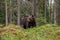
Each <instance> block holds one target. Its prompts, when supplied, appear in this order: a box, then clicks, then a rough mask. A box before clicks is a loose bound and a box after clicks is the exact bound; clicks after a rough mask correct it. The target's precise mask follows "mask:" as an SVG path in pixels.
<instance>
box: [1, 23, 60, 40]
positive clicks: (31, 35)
mask: <svg viewBox="0 0 60 40" xmlns="http://www.w3.org/2000/svg"><path fill="white" fill-rule="evenodd" d="M12 26H13V25H12ZM10 27H11V25H10ZM14 27H15V26H14ZM14 27H13V28H14ZM15 29H19V31H20V32H19V33H18V34H17V35H15V34H12V33H10V34H9V31H10V30H6V31H5V32H4V34H3V35H1V40H58V35H60V31H59V30H60V27H58V26H57V25H54V24H46V25H43V26H37V27H34V28H29V29H22V28H21V27H20V28H19V27H18V26H17V27H15ZM17 32H18V31H17Z"/></svg>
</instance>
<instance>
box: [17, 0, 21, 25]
mask: <svg viewBox="0 0 60 40" xmlns="http://www.w3.org/2000/svg"><path fill="white" fill-rule="evenodd" d="M21 1H22V0H17V3H18V19H17V24H18V25H20V14H21Z"/></svg>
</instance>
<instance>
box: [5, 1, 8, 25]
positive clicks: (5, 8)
mask: <svg viewBox="0 0 60 40" xmlns="http://www.w3.org/2000/svg"><path fill="white" fill-rule="evenodd" d="M5 10H6V11H5V12H6V26H7V25H8V13H7V1H6V0H5Z"/></svg>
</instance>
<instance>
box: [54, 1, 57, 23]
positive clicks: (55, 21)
mask: <svg viewBox="0 0 60 40" xmlns="http://www.w3.org/2000/svg"><path fill="white" fill-rule="evenodd" d="M56 13H57V12H56V0H55V3H54V24H57V20H56Z"/></svg>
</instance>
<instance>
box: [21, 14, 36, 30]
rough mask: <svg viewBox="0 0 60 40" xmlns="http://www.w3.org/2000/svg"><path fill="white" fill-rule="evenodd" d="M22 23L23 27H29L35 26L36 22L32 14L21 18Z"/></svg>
mask: <svg viewBox="0 0 60 40" xmlns="http://www.w3.org/2000/svg"><path fill="white" fill-rule="evenodd" d="M22 25H23V28H24V29H26V28H30V27H35V26H36V22H35V18H34V16H33V15H29V16H26V17H24V18H23V20H22Z"/></svg>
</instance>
